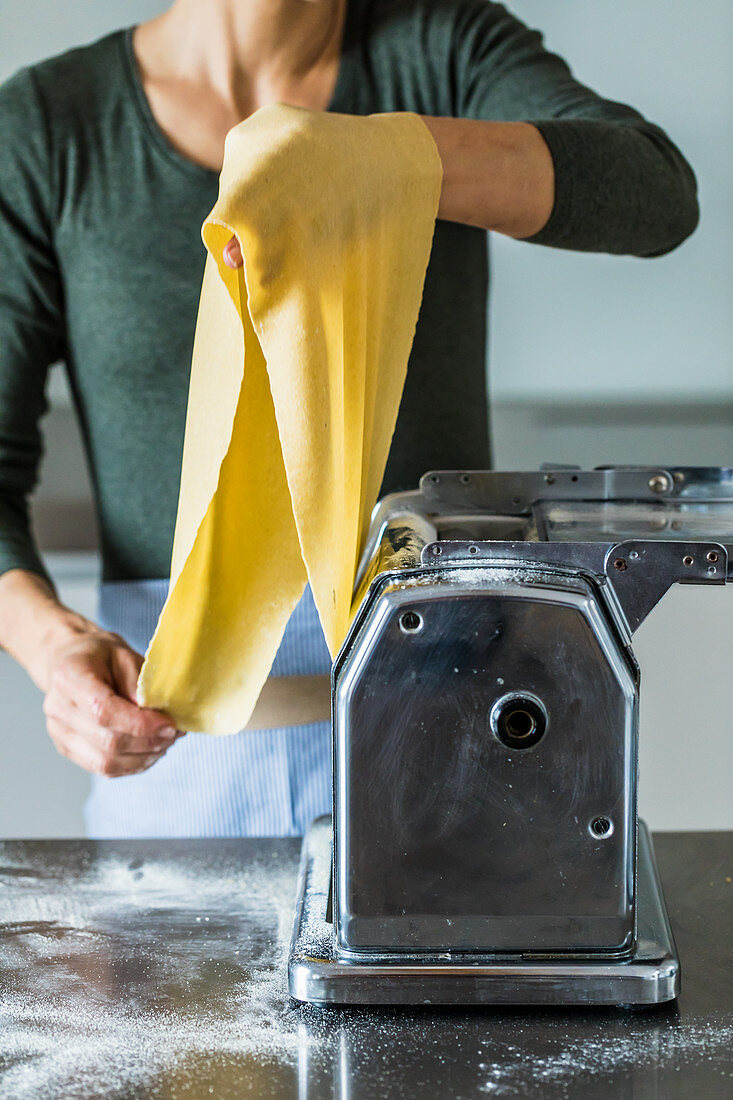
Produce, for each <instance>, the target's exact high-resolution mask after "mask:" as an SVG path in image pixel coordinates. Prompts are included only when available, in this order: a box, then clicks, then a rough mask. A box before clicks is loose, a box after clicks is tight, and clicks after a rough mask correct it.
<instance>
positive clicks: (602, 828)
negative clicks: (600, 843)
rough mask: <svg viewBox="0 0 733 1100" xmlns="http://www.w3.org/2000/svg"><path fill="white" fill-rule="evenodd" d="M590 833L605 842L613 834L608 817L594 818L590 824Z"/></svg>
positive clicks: (611, 823) (611, 824)
mask: <svg viewBox="0 0 733 1100" xmlns="http://www.w3.org/2000/svg"><path fill="white" fill-rule="evenodd" d="M590 832H591V835H592V836H594V837H597V838H598V839H599V840H605V839H606V837H609V836H610V835H611V833H612V832H613V822H612V821H611V819H610V817H594V818H593V820H592V821H591V823H590Z"/></svg>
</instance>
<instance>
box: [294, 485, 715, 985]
mask: <svg viewBox="0 0 733 1100" xmlns="http://www.w3.org/2000/svg"><path fill="white" fill-rule="evenodd" d="M731 549H733V470H731V469H718V468H712V469H711V468H672V467H669V468H667V467H665V468H661V467H660V468H647V467H633V468H632V467H607V468H599V469H595V470H581V469H580V468H574V467H549V466H548V467H543V468H542V469H541V470H540V471H538V472H531V473H502V472H492V471H450V472H435V473H428V474H426V475H425V476H424V477H423V478H422V479H421V482H420V487H419V489H418V490H416V491H414V492H405V493H396V494H393V495H391V496H388V497H386V498H385V499H383V500H382V501H381V502H380V503H379V504H378V505H377V507H376V509H375V513H374V516H373V521H372V525H371V529H370V532H369V536H368V539H367V541H366V545H365V549H364V553H363V557H362V561H361V565H360V570H359V575H358V578H357V603H358V611H357V613H356V616H355V618H354V620H353V623H352V626H351V629H350V631H349V634H348V637H347V638H346V640H345V642H344V645H343V647H342V649H341V651H340V653H339V655H338V657H337V659H336V660H335V662H334V665H333V671H332V726H333V765H334V783H333V794H334V801H333V817H332V818H320V819H318V820H317V821H316V822H314V824H313V825H312V827H311V829H310V831H309V833H308V835H307V836H306V837H305V839H304V843H303V854H302V859H301V871H300V881H299V891H298V900H297V907H296V919H295V926H294V930H293V939H292V944H291V951H290V958H289V982H290V992H291V994H292V996H293V997H294V998H296V999H298V1000H301V1001H308V1002H311V1003H314V1004H321V1005H323V1004H359V1005H366V1004H385V1005H386V1004H401V1005H408V1004H410V1005H411V1004H525V1005H528V1004H542V1005H549V1004H565V1005H570V1004H585V1005H591V1004H599V1005H600V1004H604V1005H608V1004H623V1005H642V1004H655V1003H659V1002H663V1001H667V1000H671V999H673V998H674V997H675V996H676V995H677V992H678V988H679V970H680V968H679V962H678V959H677V953H676V949H675V945H674V940H673V936H672V933H671V930H670V926H669V921H668V918H667V913H666V909H665V904H664V899H663V895H662V892H661V889H660V885H659V881H658V878H657V873H656V869H655V864H654V853H653V847H652V841H651V837H650V834H649V832H648V830H647V828H646V827H645V825H644V823H643V822H641V821H639V820H638V817H637V737H638V713H639V669H638V666H637V663H636V661H635V659H634V654H633V652H632V648H631V642H632V636H633V634H634V631H635V630H636V629H637V627H638V626H639V625H640V623H641V622H642V621H643V620H644V619H645V617H646V616H647V615H648V614H649V612H650V611H651V610H652V608H653V607H654V605H655V604H656V603H657V602H658V600H659V599H660V598H661V596H662V595H663V594H664V593H665V592H666V591H667V589H668V588H669V587H670V586H671V585H672V584H674V583H682V584H713V585H723V584H725V583H726V580H728V579H732V578H733V566H732V567H730V572H729V564H728V562H729V552H730V550H731Z"/></svg>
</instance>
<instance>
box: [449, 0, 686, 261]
mask: <svg viewBox="0 0 733 1100" xmlns="http://www.w3.org/2000/svg"><path fill="white" fill-rule="evenodd" d="M452 61H453V66H454V73H455V74H456V111H457V114H458V115H459V116H460V117H464V118H478V119H493V120H495V121H514V122H520V121H524V122H530V123H532V124H533V125H535V126H536V127H537V129H538V130H539V132H540V133H541V134H542V137H543V138H544V140H545V142H546V143H547V146H548V148H549V150H550V154H551V156H552V160H553V164H554V168H555V202H554V208H553V210H552V213H551V216H550V219H549V221H548V222H547V224H546V225H545V226H544V228H543V229H541V230H540V232H539V233H537V234H536V235H535V236H533V237H531V238H529V240H531V241H532V242H534V243H536V244H546V245H552V246H554V247H556V248H570V249H577V250H580V251H587V252H610V253H616V254H630V255H635V256H659V255H663V254H664V253H666V252H669V251H671V250H672V249H673V248H676V247H677V245H679V244H681V243H682V241H684V240H685V239H686V237H688V236H689V235H690V234H691V233H692V232H693V230H694V229H695V227H696V225H697V222H698V217H699V210H698V203H697V185H696V181H695V176H694V173H693V171H692V169H691V168H690V165H689V164H688V163H687V161H686V160H685V158H684V157H683V155H682V153H681V152H680V151H679V149H678V148H677V147H676V146H675V145H674V144H673V142H672V141H670V139H669V138H668V137H667V135H666V134H665V132H664V131H663V130H661V129H660V128H659V127H658V126H655V125H653V124H652V123H651V122H648V121H647V120H646V119H645V118H644V117H643V116H642V115H641V114H639V112H638V111H635V110H634V109H633V108H631V107H628V106H626V105H625V104H623V103H616V102H613V101H612V100H608V99H604V98H603V97H602V96H600V95H598V94H597V93H596V92H594V91H592V90H591V89H590V88H587V87H586V86H585V85H583V84H581V83H579V81H577V80H576V79H575V78H574V76H573V74H572V73H571V71H570V69H569V68H568V66H567V64H566V63H565V61H563V59H562V58H560V57H558V56H557V55H556V54H554V53H551V52H549V51H548V50H546V49H545V47H544V44H543V39H542V35H541V34H539V33H538V32H537V31H534V30H530V29H529V28H528V27H526V26H525V25H524V24H523V23H521V22H520V21H519V20H518V19H515V18H514V16H512V15H510V14H509V12H508V11H507V10H506V9H505V8H504V7H503V5H501V4H494V3H488V2H486V0H471V2H470V3H467V4H464V5H463V6H462V9H461V12H460V15H459V17H458V19H457V21H456V23H455V24H454V40H453V58H452Z"/></svg>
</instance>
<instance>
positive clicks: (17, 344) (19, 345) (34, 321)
mask: <svg viewBox="0 0 733 1100" xmlns="http://www.w3.org/2000/svg"><path fill="white" fill-rule="evenodd" d="M52 226H53V202H52V180H51V172H50V142H49V135H48V133H47V130H46V123H45V118H44V114H43V110H42V107H41V103H40V101H39V98H38V95H37V92H36V88H35V83H34V80H33V76H32V72H31V71H29V70H25V71H23V72H21V73H19V74H18V75H17V76H15V77H13V78H12V79H11V80H9V81H7V82H6V83H5V84H4V85H3V86H2V87H1V88H0V574H1V573H5V572H7V570H9V569H28V570H30V571H31V572H34V573H39V574H41V575H42V576H46V575H47V574H46V571H45V569H44V566H43V563H42V560H41V557H40V554H39V551H38V548H37V546H36V544H35V541H34V539H33V536H32V533H31V529H30V522H29V516H28V497H29V494H30V493H31V491H32V489H33V488H34V486H35V484H36V481H37V478H38V466H39V463H40V459H41V453H42V444H41V434H40V430H39V421H40V419H41V417H42V416H43V414H44V412H45V411H46V407H47V406H46V399H45V387H46V379H47V375H48V368H49V366H50V365H51V364H52V363H54V362H55V361H56V360H58V359H59V358H60V357H62V356H63V354H64V345H65V340H64V320H63V307H62V291H61V279H60V274H59V270H58V264H57V261H56V257H55V254H54V249H53V243H52Z"/></svg>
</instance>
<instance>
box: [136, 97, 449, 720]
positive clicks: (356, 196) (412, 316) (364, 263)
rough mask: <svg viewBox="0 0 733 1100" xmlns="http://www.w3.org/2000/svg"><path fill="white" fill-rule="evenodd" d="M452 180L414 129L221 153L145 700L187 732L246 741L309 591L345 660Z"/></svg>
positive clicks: (324, 119)
mask: <svg viewBox="0 0 733 1100" xmlns="http://www.w3.org/2000/svg"><path fill="white" fill-rule="evenodd" d="M441 178H442V169H441V163H440V158H439V156H438V152H437V149H436V147H435V143H434V142H433V139H432V137H431V135H430V133H429V131H428V129H427V127H426V126H425V125H424V123H423V122H422V121H421V120H420V119H419V118H418V117H417V116H416V115H411V114H387V115H372V116H367V117H352V116H346V115H337V114H331V113H320V112H311V111H307V110H304V109H302V108H297V107H288V106H283V105H277V106H273V107H266V108H263V109H262V110H260V111H258V112H257V113H256V114H254V115H252V116H251V117H250V118H249V119H247V120H246V121H245V122H243V123H241V124H240V125H239V126H237V127H235V129H233V130H232V131H231V132H230V133H229V135H228V136H227V141H226V152H225V158H224V167H223V170H222V173H221V179H220V188H219V198H218V200H217V203H216V206H215V207H214V209H213V211H212V212H211V214H210V216H209V217H208V218H207V220H206V222H205V223H204V226H203V231H202V233H203V238H204V243H205V245H206V248H207V250H208V256H207V261H206V268H205V273H204V279H203V285H202V290H201V300H200V305H199V314H198V321H197V326H196V337H195V343H194V352H193V362H192V368H191V381H190V390H189V399H188V414H187V420H186V435H185V443H184V453H183V466H182V472H181V490H180V498H179V504H178V516H177V520H176V529H175V538H174V547H173V558H172V563H171V579H170V590H169V595H168V599H167V601H166V603H165V606H164V608H163V610H162V612H161V615H160V619H159V621H158V624H157V627H156V630H155V634H154V636H153V639H152V641H151V643H150V646H149V647H148V652H147V654H146V658H145V663H144V665H143V668H142V670H141V673H140V680H139V685H138V698H139V700H140V703H141V705H144V706H150V707H158V708H161V709H163V710H165V711H167V712H168V713H169V714H170V716H171V717H172V719H173V720H174V721H175V723H176V725H177V726H179V727H180V728H181V729H193V730H198V731H203V732H207V733H212V734H225V733H233V732H235V731H237V730H239V729H241V728H242V727H243V726H244V725H246V723H247V721H248V718H249V716H250V714H251V712H252V710H253V708H254V705H255V703H256V701H257V698H258V695H259V693H260V691H261V689H262V686H263V684H264V682H265V680H266V678H267V676H268V673H269V671H270V667H271V665H272V661H273V659H274V657H275V654H276V652H277V649H278V646H279V644H280V641H281V639H282V635H283V632H284V630H285V626H286V624H287V621H288V619H289V617H290V614H291V612H292V610H293V608H294V607H295V605H296V603H297V602H298V600H299V599H300V597H301V595H302V593H303V590H304V588H305V585H306V581H308V580H309V581H310V584H311V587H312V590H313V596H314V600H315V604H316V607H317V609H318V614H319V616H320V620H321V623H322V626H323V630H324V633H325V636H326V641H327V643H328V646H329V649H330V651H331V654H332V656H333V655H334V654H335V653H336V652H337V650H338V648H339V646H340V645H341V643H342V641H343V639H344V637H345V634H346V632H347V630H348V627H349V623H350V620H351V616H352V598H353V586H354V576H355V571H356V567H357V563H358V556H359V552H360V549H361V543H362V540H363V536H364V533H365V530H366V528H367V525H368V521H369V517H370V513H371V510H372V508H373V506H374V504H375V502H376V498H377V494H378V492H379V487H380V484H381V481H382V477H383V474H384V468H385V465H386V461H387V455H388V452H389V447H390V442H391V438H392V434H393V431H394V426H395V421H396V418H397V410H398V407H399V403H400V397H401V394H402V388H403V384H404V380H405V374H406V370H407V360H408V356H409V353H410V348H411V345H412V339H413V336H414V331H415V325H416V321H417V316H418V311H419V308H420V301H421V297H422V289H423V282H424V278H425V270H426V267H427V263H428V259H429V255H430V249H431V243H432V236H433V229H434V224H435V217H436V214H437V208H438V200H439V194H440V185H441ZM232 235H235V236H236V237H237V238H238V240H239V243H240V246H241V249H242V255H243V257H244V266H243V268H240V269H238V270H236V271H235V270H232V269H230V268H229V267H227V266H226V265H225V264H224V262H223V259H222V251H223V248H224V246H225V244H226V243H227V241H229V239H230V238H231V237H232Z"/></svg>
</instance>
